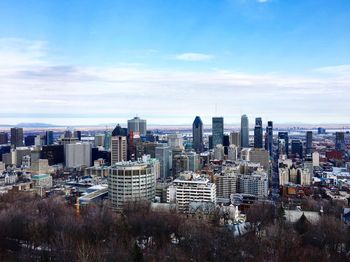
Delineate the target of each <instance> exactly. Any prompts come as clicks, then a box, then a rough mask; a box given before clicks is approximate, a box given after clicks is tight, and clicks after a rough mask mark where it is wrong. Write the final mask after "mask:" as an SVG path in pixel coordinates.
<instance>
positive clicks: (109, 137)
mask: <svg viewBox="0 0 350 262" xmlns="http://www.w3.org/2000/svg"><path fill="white" fill-rule="evenodd" d="M111 140H112V134H111V132H108V131H105V141H104V144H103V147H104V148H105V150H109V149H110V148H111Z"/></svg>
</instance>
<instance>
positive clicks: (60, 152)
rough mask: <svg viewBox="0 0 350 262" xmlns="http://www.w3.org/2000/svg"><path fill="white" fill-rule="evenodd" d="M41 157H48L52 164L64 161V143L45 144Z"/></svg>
mask: <svg viewBox="0 0 350 262" xmlns="http://www.w3.org/2000/svg"><path fill="white" fill-rule="evenodd" d="M40 158H41V159H47V160H48V161H49V165H50V166H52V165H57V164H62V163H64V145H47V146H43V147H42V150H41V155H40Z"/></svg>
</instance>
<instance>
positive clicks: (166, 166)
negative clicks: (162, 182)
mask: <svg viewBox="0 0 350 262" xmlns="http://www.w3.org/2000/svg"><path fill="white" fill-rule="evenodd" d="M155 154H156V159H158V160H159V163H160V177H161V178H162V179H166V178H167V177H168V176H169V170H170V158H171V155H172V154H171V148H170V147H169V146H166V145H165V144H160V145H159V146H157V147H156V149H155Z"/></svg>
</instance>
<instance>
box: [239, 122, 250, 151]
mask: <svg viewBox="0 0 350 262" xmlns="http://www.w3.org/2000/svg"><path fill="white" fill-rule="evenodd" d="M241 147H249V120H248V117H247V116H246V115H243V116H242V117H241Z"/></svg>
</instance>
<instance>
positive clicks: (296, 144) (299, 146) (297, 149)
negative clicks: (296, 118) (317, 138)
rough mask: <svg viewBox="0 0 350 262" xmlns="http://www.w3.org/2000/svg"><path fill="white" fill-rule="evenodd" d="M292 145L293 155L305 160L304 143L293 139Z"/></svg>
mask: <svg viewBox="0 0 350 262" xmlns="http://www.w3.org/2000/svg"><path fill="white" fill-rule="evenodd" d="M291 144H292V146H291V147H292V154H293V155H294V156H298V157H299V158H303V143H302V142H301V141H300V140H298V139H293V140H292V143H291Z"/></svg>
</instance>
